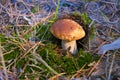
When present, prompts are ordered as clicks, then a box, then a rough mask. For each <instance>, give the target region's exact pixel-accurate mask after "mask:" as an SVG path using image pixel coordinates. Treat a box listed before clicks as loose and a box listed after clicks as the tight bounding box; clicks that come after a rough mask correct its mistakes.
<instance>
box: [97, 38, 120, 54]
mask: <svg viewBox="0 0 120 80" xmlns="http://www.w3.org/2000/svg"><path fill="white" fill-rule="evenodd" d="M119 48H120V38H118V39H116V40H115V41H113V42H112V43H110V44H105V45H103V46H101V48H100V50H99V51H98V53H97V54H104V53H106V52H107V51H110V50H115V49H119Z"/></svg>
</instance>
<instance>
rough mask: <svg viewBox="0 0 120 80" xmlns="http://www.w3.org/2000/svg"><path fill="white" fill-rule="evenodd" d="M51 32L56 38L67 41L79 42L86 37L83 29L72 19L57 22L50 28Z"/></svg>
mask: <svg viewBox="0 0 120 80" xmlns="http://www.w3.org/2000/svg"><path fill="white" fill-rule="evenodd" d="M50 31H51V33H52V34H53V35H54V36H55V37H57V38H59V39H62V40H67V41H73V40H78V39H81V38H83V37H84V36H85V31H84V30H83V28H82V27H81V26H80V25H79V24H78V23H77V22H75V21H73V20H70V19H61V20H58V21H56V22H55V23H54V24H53V26H52V27H51V28H50Z"/></svg>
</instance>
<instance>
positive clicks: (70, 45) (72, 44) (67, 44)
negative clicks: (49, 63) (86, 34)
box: [62, 40, 78, 55]
mask: <svg viewBox="0 0 120 80" xmlns="http://www.w3.org/2000/svg"><path fill="white" fill-rule="evenodd" d="M62 48H63V49H64V50H68V51H69V52H70V53H71V54H73V55H74V54H76V53H77V52H78V50H77V44H76V41H65V40H62Z"/></svg>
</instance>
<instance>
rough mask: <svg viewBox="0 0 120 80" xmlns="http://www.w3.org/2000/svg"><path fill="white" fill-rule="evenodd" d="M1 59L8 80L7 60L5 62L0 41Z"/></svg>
mask: <svg viewBox="0 0 120 80" xmlns="http://www.w3.org/2000/svg"><path fill="white" fill-rule="evenodd" d="M0 59H1V64H2V66H3V70H4V74H5V80H8V75H7V69H6V65H5V60H4V57H3V51H2V46H1V41H0Z"/></svg>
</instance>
